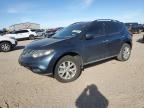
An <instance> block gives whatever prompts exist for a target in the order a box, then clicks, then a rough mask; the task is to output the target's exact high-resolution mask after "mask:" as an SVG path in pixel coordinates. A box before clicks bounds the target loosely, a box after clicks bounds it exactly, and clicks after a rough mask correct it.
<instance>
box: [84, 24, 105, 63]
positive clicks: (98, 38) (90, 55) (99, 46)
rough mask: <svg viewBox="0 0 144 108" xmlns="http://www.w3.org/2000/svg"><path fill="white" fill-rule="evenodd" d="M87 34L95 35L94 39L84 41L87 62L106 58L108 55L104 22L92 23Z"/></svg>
mask: <svg viewBox="0 0 144 108" xmlns="http://www.w3.org/2000/svg"><path fill="white" fill-rule="evenodd" d="M86 34H92V35H93V36H94V37H93V38H92V39H89V40H87V39H85V40H84V41H83V45H84V52H83V53H84V55H85V56H84V58H85V59H84V60H85V63H86V64H87V63H90V62H94V61H97V60H100V59H102V58H105V57H106V55H107V52H106V46H105V42H104V41H105V35H104V23H103V22H95V23H93V25H91V26H90V27H89V28H88V30H86V33H85V35H86Z"/></svg>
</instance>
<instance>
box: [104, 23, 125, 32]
mask: <svg viewBox="0 0 144 108" xmlns="http://www.w3.org/2000/svg"><path fill="white" fill-rule="evenodd" d="M122 27H123V25H122V24H121V23H119V22H105V33H106V34H116V33H119V32H120V31H121V30H122Z"/></svg>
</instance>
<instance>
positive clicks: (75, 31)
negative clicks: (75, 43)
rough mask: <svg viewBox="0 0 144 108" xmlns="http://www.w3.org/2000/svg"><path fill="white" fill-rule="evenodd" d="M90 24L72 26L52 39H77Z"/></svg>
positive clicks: (57, 33)
mask: <svg viewBox="0 0 144 108" xmlns="http://www.w3.org/2000/svg"><path fill="white" fill-rule="evenodd" d="M87 24H88V23H75V24H72V25H70V26H68V27H66V28H64V29H62V30H60V31H58V32H56V34H55V35H53V36H52V38H68V37H75V36H79V35H80V34H82V33H83V31H84V28H85V27H86V26H87Z"/></svg>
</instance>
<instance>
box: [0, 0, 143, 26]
mask: <svg viewBox="0 0 144 108" xmlns="http://www.w3.org/2000/svg"><path fill="white" fill-rule="evenodd" d="M96 19H115V20H119V21H122V22H139V23H144V0H1V1H0V29H1V28H5V27H8V26H10V25H13V24H18V23H23V22H32V23H38V24H41V27H42V28H50V27H59V26H67V25H69V24H71V23H74V22H79V21H91V20H96Z"/></svg>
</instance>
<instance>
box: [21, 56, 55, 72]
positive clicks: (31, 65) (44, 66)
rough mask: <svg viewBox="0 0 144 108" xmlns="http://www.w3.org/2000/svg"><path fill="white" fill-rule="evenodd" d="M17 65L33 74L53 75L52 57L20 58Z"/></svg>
mask: <svg viewBox="0 0 144 108" xmlns="http://www.w3.org/2000/svg"><path fill="white" fill-rule="evenodd" d="M19 64H20V65H21V66H24V67H26V68H27V69H29V70H31V71H32V72H34V73H37V74H42V75H52V74H53V67H54V64H53V55H49V56H47V57H40V58H32V57H22V56H20V58H19Z"/></svg>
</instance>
